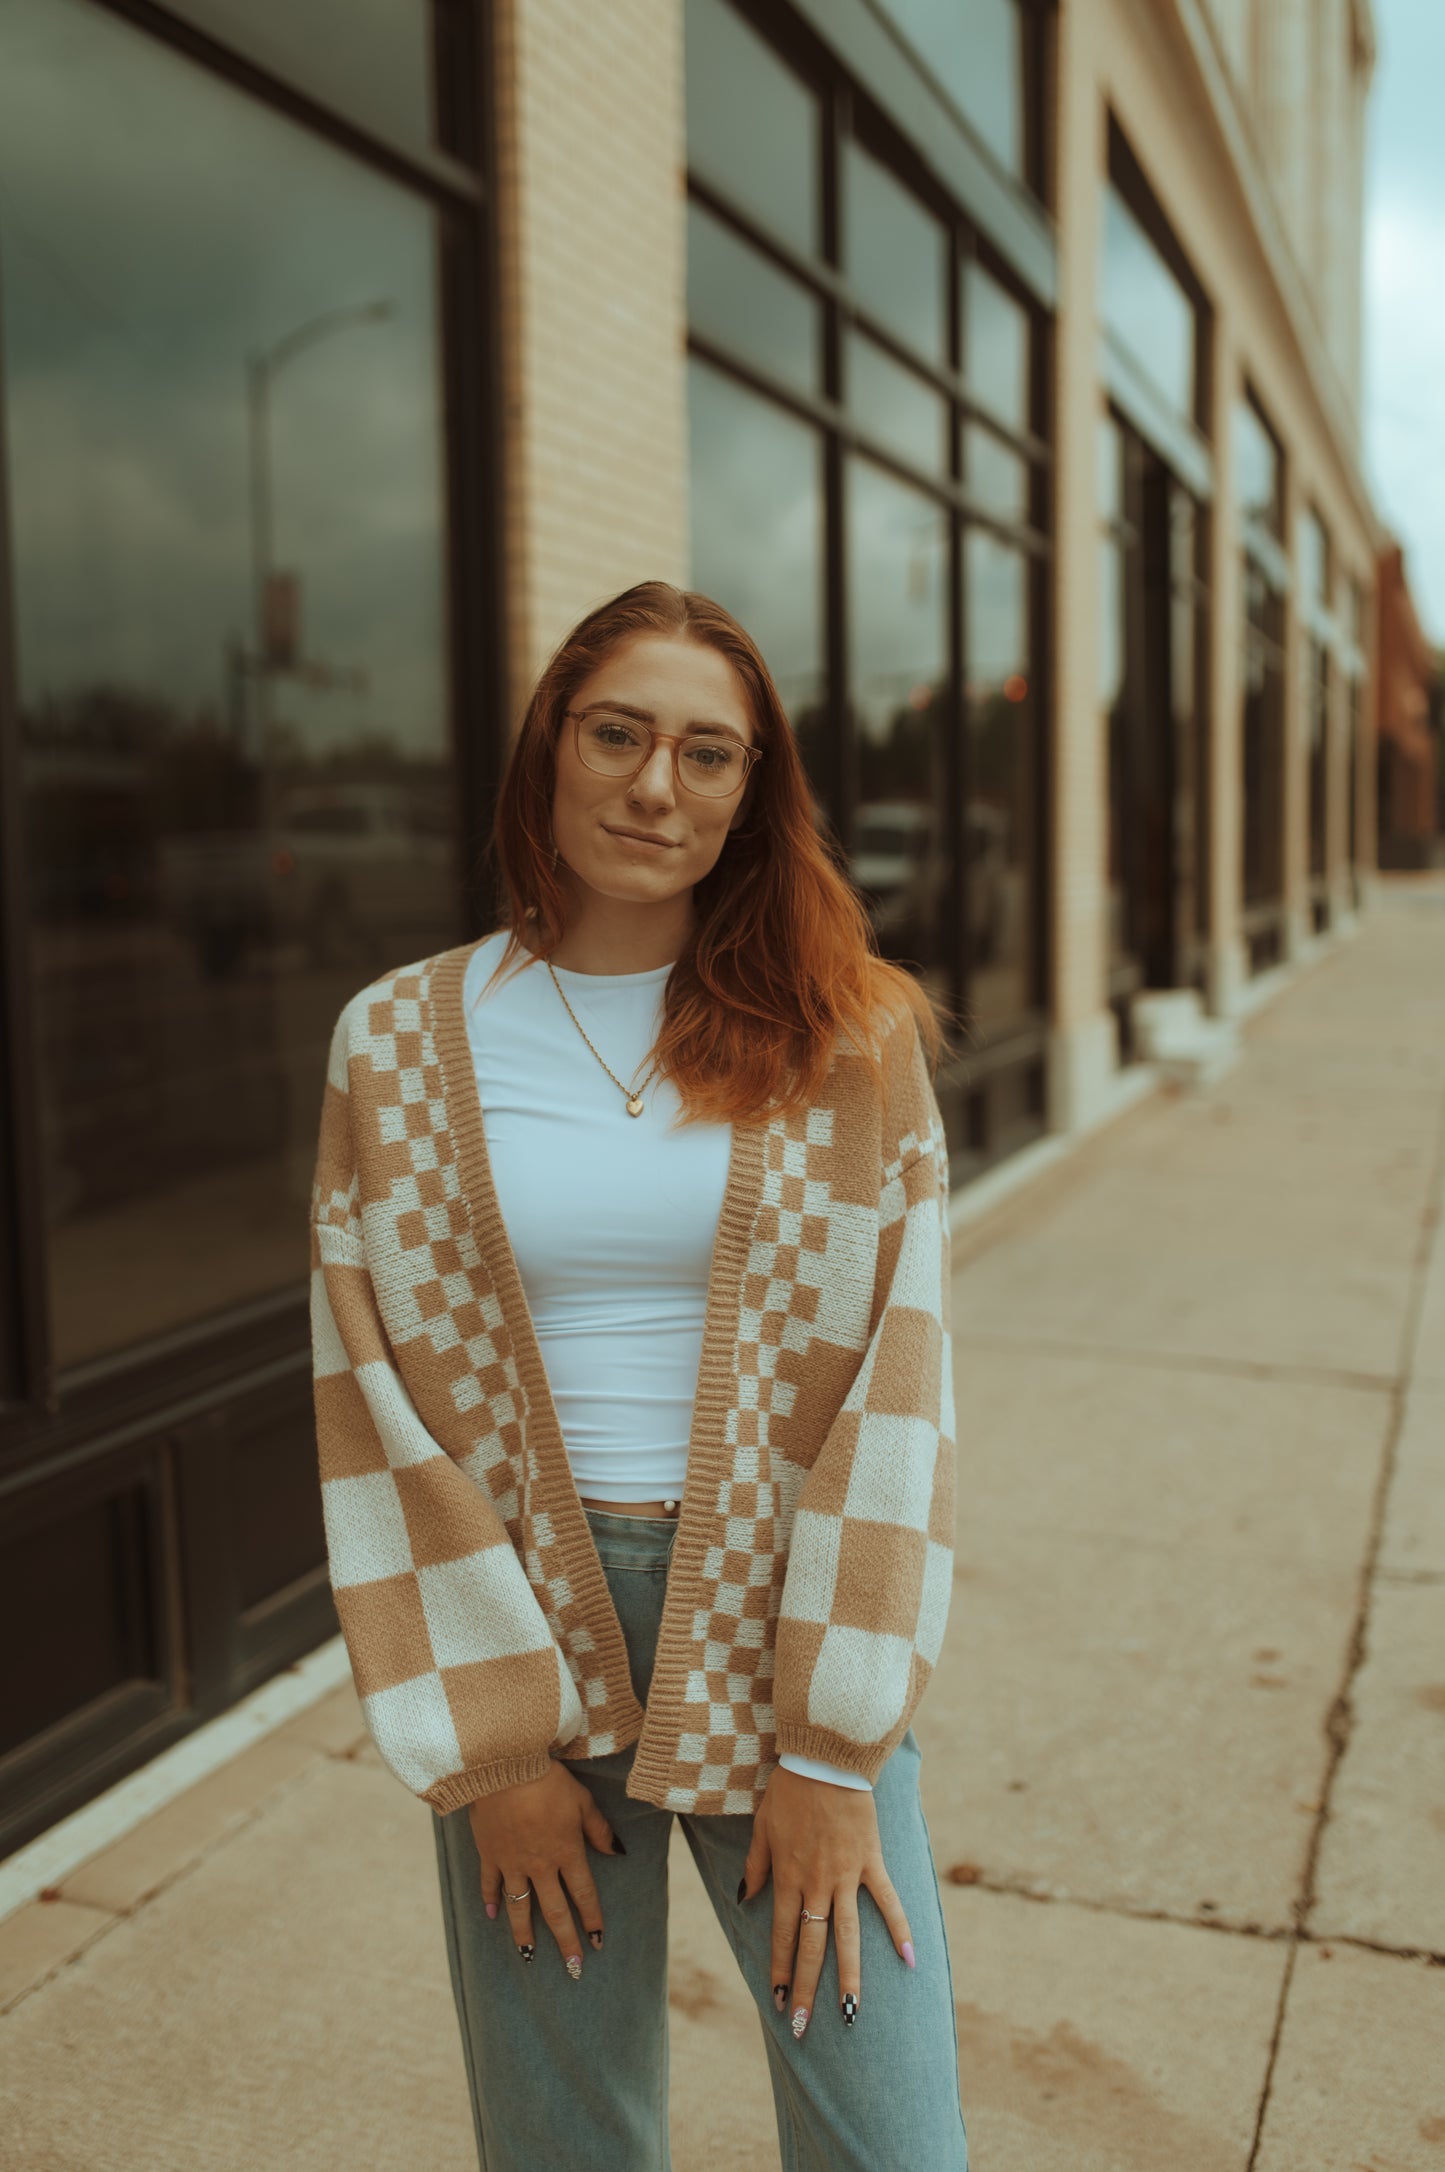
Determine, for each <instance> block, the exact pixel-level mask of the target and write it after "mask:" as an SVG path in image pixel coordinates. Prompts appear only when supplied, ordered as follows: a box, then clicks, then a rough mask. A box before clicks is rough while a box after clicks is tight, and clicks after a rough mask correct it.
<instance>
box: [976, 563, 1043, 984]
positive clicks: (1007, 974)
mask: <svg viewBox="0 0 1445 2172" xmlns="http://www.w3.org/2000/svg"><path fill="white" fill-rule="evenodd" d="M963 563H964V629H965V632H964V640H965V645H966V650H967V677H966V696H967V702H966V716H967V726H968V734H969V760H968V776H969V794H968V801H967V804H966V806H965V808H964V910H965V914H966V917H967V922H968V949H969V968H970V969H969V983H968V992H969V1005H970V1008H971V1010H972V1011H973V1013H974V1015H975V1017H976V1018H977V1019H978V1021H979V1023H980V1024H981V1025H983V1026H987V1025H989V1024H991V1023H994V1022H999V1021H1003V1020H1006V1019H1011V1018H1016V1017H1018V1016H1019V1015H1020V1013H1022V1012H1024V1011H1027V1010H1028V1009H1029V1008H1030V1007H1031V1006H1032V1004H1033V1001H1034V998H1035V989H1034V972H1033V951H1034V934H1035V930H1034V913H1035V891H1036V883H1035V862H1036V859H1037V840H1036V838H1035V835H1034V816H1035V810H1036V806H1037V794H1038V781H1037V775H1036V752H1035V737H1036V726H1035V716H1036V703H1035V698H1034V689H1033V684H1032V676H1031V673H1032V666H1031V653H1032V651H1031V644H1030V638H1029V633H1030V629H1029V616H1030V614H1029V586H1030V575H1029V566H1028V561H1027V559H1026V558H1025V557H1024V554H1023V553H1022V551H1017V550H1014V549H1012V548H1011V547H1010V546H1009V545H1008V544H1006V543H1001V542H999V541H998V540H997V539H996V538H995V537H993V536H991V535H988V534H986V533H985V532H984V531H983V530H982V529H979V528H975V529H973V530H972V531H971V532H970V533H969V535H968V536H967V537H966V538H965V541H964V561H963Z"/></svg>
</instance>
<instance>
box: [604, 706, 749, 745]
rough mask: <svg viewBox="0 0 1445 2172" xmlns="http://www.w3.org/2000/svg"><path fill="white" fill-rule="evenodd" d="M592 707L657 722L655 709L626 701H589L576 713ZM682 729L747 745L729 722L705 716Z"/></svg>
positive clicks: (643, 722)
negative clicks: (719, 722) (639, 707)
mask: <svg viewBox="0 0 1445 2172" xmlns="http://www.w3.org/2000/svg"><path fill="white" fill-rule="evenodd" d="M594 709H610V710H611V712H612V714H613V715H614V716H630V717H632V718H633V719H634V721H635V722H637V723H638V724H655V723H656V722H657V714H656V711H655V710H652V709H638V708H635V707H634V706H633V705H632V703H630V702H626V701H589V702H588V704H587V706H586V708H585V709H579V710H578V711H577V714H578V715H579V716H591V714H592V712H593V710H594ZM683 730H684V731H689V732H718V733H721V734H722V735H723V736H724V737H725V738H728V739H736V741H737V743H738V745H739V746H740V747H741V746H746V745H747V741H746V740H745V739H744V738H743V735H742V733H741V732H740V731H736V730H735V729H734V728H733V726H732V725H731V724H715V723H713V722H712V721H711V719H709V718H706V717H691V718H690V719H689V720H688V722H687V723H686V724H684V726H683Z"/></svg>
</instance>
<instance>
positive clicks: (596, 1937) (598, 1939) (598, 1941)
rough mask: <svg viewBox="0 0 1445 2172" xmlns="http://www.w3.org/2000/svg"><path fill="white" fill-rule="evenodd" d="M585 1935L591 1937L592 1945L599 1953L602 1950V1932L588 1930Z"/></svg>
mask: <svg viewBox="0 0 1445 2172" xmlns="http://www.w3.org/2000/svg"><path fill="white" fill-rule="evenodd" d="M587 1936H588V1937H589V1938H590V1939H591V1941H592V1943H593V1945H594V1946H595V1947H596V1948H597V1951H598V1952H599V1953H600V1952H601V1951H602V1933H601V1932H600V1931H589V1932H588V1933H587Z"/></svg>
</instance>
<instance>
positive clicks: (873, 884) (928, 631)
mask: <svg viewBox="0 0 1445 2172" xmlns="http://www.w3.org/2000/svg"><path fill="white" fill-rule="evenodd" d="M848 638H849V650H850V669H849V691H850V699H851V703H852V711H853V716H854V719H855V721H856V727H857V734H858V803H857V806H856V808H855V810H854V853H853V862H852V874H853V880H854V882H855V883H856V884H857V886H858V889H859V892H860V894H861V895H862V898H863V901H864V903H865V905H866V907H867V909H868V914H869V917H870V919H871V920H872V922H873V925H874V927H875V929H876V930H877V933H878V942H879V948H880V949H881V950H882V952H883V954H884V955H885V957H890V958H897V959H901V960H903V961H906V962H907V963H908V964H910V965H917V966H919V967H921V968H922V977H923V979H924V980H925V981H926V982H927V983H928V985H929V986H930V987H932V988H934V989H935V990H936V991H937V992H938V993H939V994H941V995H943V996H945V997H946V998H948V999H949V1000H951V999H952V987H951V981H952V972H953V955H954V945H953V942H952V940H951V936H950V929H949V918H948V902H949V888H950V882H951V877H952V861H951V856H950V848H949V838H948V830H947V808H948V789H947V748H946V739H945V733H946V721H945V720H946V703H947V694H948V517H947V515H946V514H945V513H944V512H943V511H942V510H941V508H940V507H938V506H937V505H935V504H934V503H933V501H932V499H930V498H928V497H926V496H924V494H923V493H922V492H921V491H917V490H910V489H909V488H908V486H907V485H906V484H905V483H899V482H895V481H894V480H893V478H892V476H889V475H885V474H883V473H882V472H881V471H880V470H879V469H877V468H875V467H873V466H872V465H871V464H870V463H869V462H867V461H865V460H854V461H852V462H851V463H850V466H849V497H848Z"/></svg>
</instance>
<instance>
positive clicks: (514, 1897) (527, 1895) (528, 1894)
mask: <svg viewBox="0 0 1445 2172" xmlns="http://www.w3.org/2000/svg"><path fill="white" fill-rule="evenodd" d="M502 1898H503V1900H509V1901H519V1900H530V1899H531V1898H532V1888H531V1887H530V1886H528V1887H527V1889H526V1891H525V1892H524V1893H509V1892H508V1891H507V1889H506V1887H505V1886H503V1888H502Z"/></svg>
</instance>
